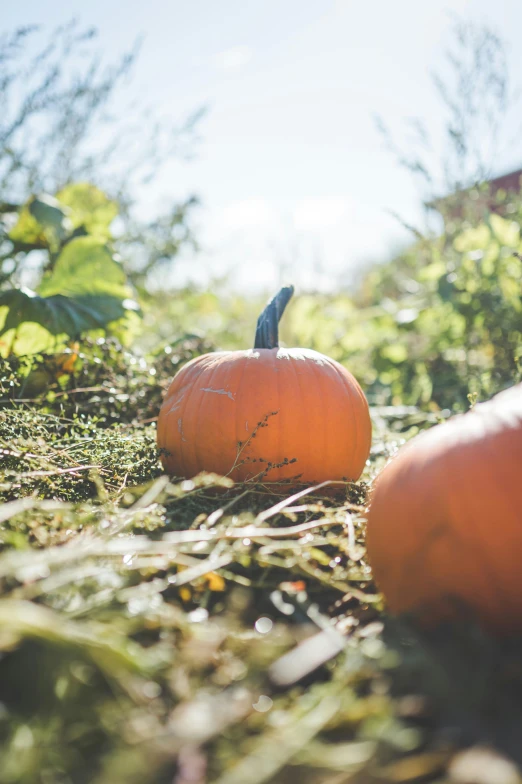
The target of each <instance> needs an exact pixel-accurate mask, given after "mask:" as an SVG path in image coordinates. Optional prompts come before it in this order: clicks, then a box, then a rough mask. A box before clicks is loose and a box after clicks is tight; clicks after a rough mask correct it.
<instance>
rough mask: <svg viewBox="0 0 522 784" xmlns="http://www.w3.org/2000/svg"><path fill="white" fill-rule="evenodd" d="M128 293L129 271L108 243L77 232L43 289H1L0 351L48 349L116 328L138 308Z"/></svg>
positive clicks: (21, 352) (5, 352)
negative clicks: (35, 290)
mask: <svg viewBox="0 0 522 784" xmlns="http://www.w3.org/2000/svg"><path fill="white" fill-rule="evenodd" d="M129 294H130V290H129V288H128V286H127V285H126V280H125V273H124V272H123V269H122V268H121V265H120V264H118V262H117V261H115V259H114V258H113V256H112V254H111V252H110V250H109V249H108V248H107V246H106V245H104V244H103V243H101V242H100V241H99V240H96V238H94V237H78V238H76V239H74V240H72V241H71V242H69V243H68V244H67V245H66V246H65V248H64V249H63V250H62V252H61V253H60V255H59V257H58V259H57V261H56V265H55V268H54V270H53V272H52V273H51V274H50V275H49V276H48V277H47V278H45V279H44V281H43V282H42V284H41V286H40V287H39V291H38V293H35V292H32V291H29V290H27V289H14V290H11V291H6V292H3V293H2V294H0V341H1V342H0V353H1V354H4V355H5V354H8V353H13V352H15V353H17V354H30V353H35V352H38V351H45V350H47V349H49V348H54V347H55V346H56V345H57V344H59V343H60V342H61V341H63V340H65V339H67V338H77V337H80V336H81V335H82V334H85V333H86V332H89V331H92V330H100V329H107V328H112V327H114V326H116V325H117V324H118V322H120V321H121V320H122V319H123V318H124V317H127V316H129V315H130V314H134V315H135V314H136V311H137V310H138V306H137V305H136V303H135V302H133V300H131V299H130V297H129Z"/></svg>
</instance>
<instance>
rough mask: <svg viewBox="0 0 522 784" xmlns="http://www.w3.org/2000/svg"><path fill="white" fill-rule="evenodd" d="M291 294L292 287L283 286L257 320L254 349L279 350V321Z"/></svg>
mask: <svg viewBox="0 0 522 784" xmlns="http://www.w3.org/2000/svg"><path fill="white" fill-rule="evenodd" d="M293 293H294V287H293V286H283V288H282V289H281V291H280V292H279V293H278V294H276V295H275V297H274V298H273V299H271V300H270V302H269V303H268V305H267V306H266V308H265V309H264V311H263V312H262V313H261V315H260V316H259V318H258V320H257V328H256V340H255V343H254V348H279V320H280V319H281V316H282V315H283V313H284V310H285V308H286V306H287V305H288V302H289V301H290V298H291V296H292V294H293Z"/></svg>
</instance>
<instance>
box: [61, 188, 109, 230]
mask: <svg viewBox="0 0 522 784" xmlns="http://www.w3.org/2000/svg"><path fill="white" fill-rule="evenodd" d="M56 198H57V200H58V201H59V202H60V204H63V205H65V206H67V207H68V208H69V209H70V211H71V212H70V219H71V223H72V225H73V228H75V229H77V228H79V227H80V226H83V227H84V228H85V230H86V231H87V232H88V233H89V234H94V235H96V236H98V237H104V238H105V239H108V238H109V236H110V232H109V227H110V225H111V223H112V221H113V220H114V218H115V217H116V216H117V215H118V204H117V203H116V202H115V201H112V200H111V199H109V197H108V196H107V195H106V194H105V193H104V192H103V191H101V190H100V189H99V188H97V187H96V186H95V185H91V184H90V183H88V182H78V183H72V184H71V185H66V186H65V188H63V189H62V190H61V191H60V192H59V193H57V194H56Z"/></svg>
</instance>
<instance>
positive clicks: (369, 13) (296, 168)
mask: <svg viewBox="0 0 522 784" xmlns="http://www.w3.org/2000/svg"><path fill="white" fill-rule="evenodd" d="M64 9H67V10H66V13H67V18H70V17H72V16H78V17H79V18H80V20H81V21H82V22H83V23H85V24H86V25H90V24H93V25H96V26H97V27H98V28H99V29H100V33H101V42H102V44H103V47H104V49H105V50H106V51H107V52H108V53H112V54H114V55H117V54H118V53H121V52H122V51H123V50H124V49H126V48H128V47H129V45H130V44H131V43H132V41H133V40H134V39H135V38H136V37H137V36H138V35H140V34H145V42H144V46H143V49H142V53H141V56H140V59H139V62H138V65H137V68H136V75H135V79H134V81H133V83H132V84H133V86H132V90H133V91H135V92H136V96H137V98H138V99H139V98H143V99H144V100H146V102H147V103H149V104H150V105H152V106H154V107H155V108H156V110H157V111H158V113H159V114H163V115H165V116H169V117H173V118H182V117H183V116H184V115H185V114H186V113H189V112H191V111H192V110H194V109H196V108H197V107H198V106H201V105H207V106H208V107H209V111H208V114H207V115H206V117H205V118H204V120H203V121H202V123H201V126H200V133H201V136H202V142H201V143H200V144H199V146H198V148H197V157H196V159H195V160H193V161H191V162H190V163H180V162H173V163H171V164H169V165H168V166H166V167H165V170H164V171H163V172H162V175H161V177H160V179H159V181H158V182H156V183H155V185H154V187H153V188H151V189H150V190H149V191H147V192H145V193H144V195H143V200H144V205H145V207H146V208H147V209H150V210H151V211H153V210H154V209H155V205H156V204H160V203H161V201H162V200H163V199H165V198H167V199H171V198H172V197H183V196H185V195H187V194H189V193H194V192H195V193H197V194H199V195H200V196H201V198H202V201H203V207H202V208H201V209H200V210H199V211H198V214H197V224H198V226H199V238H200V242H201V244H202V245H203V253H201V254H200V255H199V256H197V257H196V258H191V257H188V256H187V257H185V258H184V259H182V260H181V261H179V262H178V263H177V265H176V266H175V268H174V270H173V277H172V280H173V281H174V282H176V283H179V282H182V281H183V280H186V279H187V278H189V279H196V280H201V281H205V280H208V279H209V276H212V275H224V274H229V275H230V277H231V280H232V282H233V283H234V284H235V285H237V286H240V287H249V286H258V287H259V286H261V287H263V288H266V289H271V288H273V287H274V286H275V285H277V284H278V283H279V282H280V280H281V279H285V280H286V279H287V278H288V277H292V279H293V280H294V282H296V283H297V284H298V285H300V286H311V285H317V286H321V287H324V286H328V285H332V284H333V283H334V282H335V281H336V280H337V279H338V278H339V276H343V275H345V276H346V275H347V274H349V273H350V271H351V270H353V269H354V268H357V267H358V266H359V265H361V264H362V263H364V262H366V261H368V260H371V259H377V260H378V259H382V258H386V256H387V255H388V254H389V253H390V251H391V250H393V248H394V247H396V246H397V243H398V242H401V241H404V240H405V238H406V235H405V233H404V231H403V230H402V229H401V228H400V227H399V226H398V224H397V223H396V221H395V220H394V219H393V218H392V217H391V216H390V215H389V214H388V213H387V210H388V209H393V210H395V211H397V212H399V213H401V214H402V215H403V216H404V218H405V219H406V220H407V221H410V222H415V221H417V220H419V218H420V211H419V200H420V197H419V192H418V190H417V189H416V188H415V186H414V184H413V183H412V181H411V178H410V176H409V175H408V174H407V173H406V172H404V171H402V170H401V169H400V168H399V167H398V165H397V164H396V162H395V161H394V160H393V158H392V157H391V156H390V154H389V153H388V152H387V151H386V150H384V148H383V143H382V139H381V137H380V136H379V134H378V133H377V131H376V129H375V126H374V121H373V116H374V115H375V114H376V113H377V114H380V115H382V116H383V117H384V118H385V119H386V121H387V122H388V123H389V124H390V125H391V126H392V128H394V129H395V131H396V134H397V133H398V135H399V138H400V134H401V133H403V128H402V124H401V123H402V120H403V118H406V117H411V116H416V115H419V116H421V117H423V118H424V119H425V120H426V121H427V124H428V126H429V127H430V129H432V130H433V133H434V136H435V138H437V136H438V134H440V127H441V119H440V114H441V105H440V102H439V100H438V98H437V97H436V95H435V93H434V90H433V88H432V85H431V81H430V75H429V73H430V70H433V69H434V68H436V67H437V66H438V64H440V62H441V58H442V54H443V50H444V47H445V45H446V44H447V41H448V39H447V34H448V31H449V29H450V28H451V25H452V20H451V12H456V13H458V14H459V15H460V16H461V17H463V18H473V19H475V21H479V22H480V21H484V22H488V23H491V24H493V25H494V26H495V27H496V28H497V30H498V31H499V32H500V33H501V34H502V35H503V37H504V38H505V39H506V42H507V44H508V53H509V56H510V64H511V72H512V77H513V80H514V81H515V82H518V83H522V47H521V46H520V45H519V41H518V31H520V30H522V3H521V2H520V0H501V2H497V3H495V4H492V3H491V2H488V0H394V2H389V0H374V1H373V2H366V3H362V2H360V0H250V1H249V2H245V0H185V2H180V1H179V0H170V2H167V0H163V1H161V0H147V2H143V0H126V1H125V2H114V1H113V0H90V2H89V3H85V2H84V0H81V1H80V0H69V2H68V3H67V5H66V6H64V5H63V3H62V2H61V1H60V2H59V1H58V0H24V2H21V3H18V4H16V3H8V4H6V5H5V7H4V8H2V19H1V21H0V29H3V30H7V29H10V28H12V27H13V26H15V25H19V24H28V23H42V24H45V25H46V26H48V27H49V28H50V29H52V27H53V26H54V25H56V24H58V23H60V22H63V21H64ZM520 165H522V147H519V148H518V150H517V149H515V148H513V147H509V148H506V149H505V150H503V151H502V152H501V154H500V156H499V161H498V171H499V172H502V171H505V170H507V169H510V168H516V167H518V166H520ZM296 278H297V279H296Z"/></svg>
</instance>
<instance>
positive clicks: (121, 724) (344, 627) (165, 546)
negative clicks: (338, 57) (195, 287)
mask: <svg viewBox="0 0 522 784" xmlns="http://www.w3.org/2000/svg"><path fill="white" fill-rule="evenodd" d="M205 348H206V347H205V346H204V345H203V344H202V343H201V341H199V340H198V339H197V338H190V339H187V340H185V341H181V342H180V343H179V344H178V345H177V346H174V347H169V350H168V351H167V352H161V353H159V354H158V355H157V356H156V357H155V358H153V359H151V360H150V361H145V360H143V359H141V360H139V359H137V358H136V357H133V356H132V355H131V354H128V353H125V352H123V351H122V350H121V348H120V347H119V346H117V344H115V343H112V342H111V341H103V340H100V341H93V342H91V344H90V345H86V346H85V347H84V348H83V349H82V352H81V353H80V354H79V355H78V356H77V357H76V356H75V357H74V362H73V363H72V364H71V365H70V366H68V368H67V369H66V370H64V366H63V358H62V360H61V363H62V364H60V361H57V360H56V358H54V359H53V360H52V361H51V358H49V357H42V358H39V359H38V358H37V359H36V360H32V361H31V362H28V361H24V360H16V361H15V360H12V361H4V362H3V366H2V372H1V374H0V375H1V384H2V408H1V409H0V450H1V451H2V463H1V469H2V472H1V475H0V491H1V493H2V497H3V502H4V504H3V505H2V506H0V548H1V553H0V591H1V596H0V652H1V658H0V744H1V745H0V770H1V771H2V775H1V781H2V782H3V784H15V782H16V783H17V784H18V782H21V783H22V784H33V783H34V784H36V783H38V784H39V783H40V782H41V783H42V784H91V782H92V783H93V784H120V783H121V784H124V783H125V784H133V783H134V782H136V784H137V783H138V782H139V783H140V784H170V783H171V782H175V783H176V784H189V783H190V784H204V782H209V783H212V784H262V782H273V784H287V783H288V784H292V782H299V783H300V784H343V783H344V782H357V784H363V783H364V784H366V782H367V783H368V784H377V783H378V782H379V783H383V782H417V781H418V782H421V781H425V782H431V781H433V782H443V781H448V782H449V781H452V782H461V784H473V782H476V783H477V784H481V783H482V782H484V784H489V783H490V782H491V784H511V782H513V783H514V782H517V781H519V775H518V773H517V767H516V764H522V744H521V743H520V737H521V732H522V665H521V662H522V658H521V655H520V654H521V645H520V641H518V640H510V641H508V642H499V641H496V640H493V639H491V638H489V637H487V636H485V635H484V634H483V633H482V632H481V631H480V629H477V628H475V627H473V626H472V625H471V624H459V625H456V626H447V627H445V628H439V629H436V630H432V631H429V632H427V631H421V630H418V629H416V627H415V625H414V624H412V623H411V622H410V621H409V620H408V619H404V618H401V619H396V618H391V617H389V616H388V614H387V613H386V608H385V604H384V602H383V599H382V597H381V596H380V595H379V593H378V591H377V590H376V587H375V586H374V585H373V583H372V575H371V571H370V568H369V566H368V563H367V561H366V555H365V548H364V538H365V509H366V505H367V501H368V493H369V492H370V490H371V484H372V481H373V479H374V478H375V475H376V474H377V473H378V471H379V470H380V469H381V468H382V466H383V464H384V463H385V461H386V460H387V458H388V456H389V455H391V454H392V453H393V452H394V451H395V450H396V448H397V447H398V446H399V445H400V444H401V442H402V441H404V440H406V439H408V438H409V437H411V436H412V435H414V434H415V433H416V432H418V430H419V429H422V428H425V427H429V426H431V425H433V424H435V422H436V421H437V415H436V414H433V413H432V414H428V413H423V412H421V411H419V410H417V409H415V408H412V407H397V408H392V407H388V408H380V409H378V408H375V409H373V411H372V417H373V422H374V443H373V448H372V453H371V457H370V460H369V463H368V466H367V469H366V470H365V473H364V474H363V477H362V479H361V480H360V481H359V482H358V483H355V484H351V485H342V486H340V487H336V488H329V489H328V491H327V492H326V491H325V490H324V489H323V490H321V491H314V489H313V488H304V489H303V490H302V492H301V493H299V492H298V493H295V492H293V491H289V489H288V488H286V487H285V486H284V485H283V486H277V487H273V486H269V485H268V484H257V485H252V486H239V487H233V486H230V482H227V481H223V480H221V479H219V478H217V477H213V476H204V477H200V478H198V479H197V480H195V481H192V482H190V481H189V482H187V481H184V482H174V481H169V480H168V479H167V478H166V477H164V476H163V475H162V471H161V466H160V463H159V460H158V455H157V450H156V444H155V421H154V420H155V416H156V415H157V410H158V408H159V404H160V401H161V396H162V392H163V389H164V386H165V383H166V380H168V378H170V376H171V375H172V373H173V372H174V371H175V370H176V368H177V367H179V365H180V364H181V363H182V362H184V361H185V360H186V359H188V358H190V356H192V355H194V354H196V353H200V352H201V351H203V350H205Z"/></svg>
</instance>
